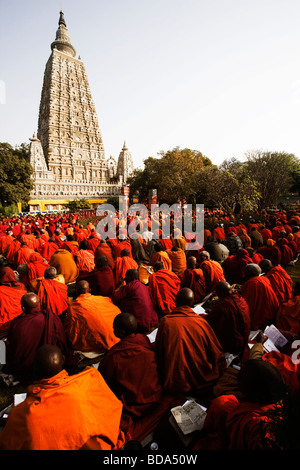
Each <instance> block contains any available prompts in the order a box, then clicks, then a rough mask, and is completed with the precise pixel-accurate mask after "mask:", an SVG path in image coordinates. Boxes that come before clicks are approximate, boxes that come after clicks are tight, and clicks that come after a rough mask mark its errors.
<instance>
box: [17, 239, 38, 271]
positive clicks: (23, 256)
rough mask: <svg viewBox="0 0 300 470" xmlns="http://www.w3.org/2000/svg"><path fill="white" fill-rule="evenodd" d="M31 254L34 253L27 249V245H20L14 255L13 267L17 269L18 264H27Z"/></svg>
mask: <svg viewBox="0 0 300 470" xmlns="http://www.w3.org/2000/svg"><path fill="white" fill-rule="evenodd" d="M32 253H34V250H33V249H32V248H29V246H28V245H27V243H25V242H23V243H21V246H20V248H19V250H18V251H17V252H16V254H15V259H14V265H15V266H17V267H18V266H19V265H20V264H25V263H28V261H29V257H30V255H31V254H32Z"/></svg>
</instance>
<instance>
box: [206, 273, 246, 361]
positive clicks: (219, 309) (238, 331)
mask: <svg viewBox="0 0 300 470" xmlns="http://www.w3.org/2000/svg"><path fill="white" fill-rule="evenodd" d="M216 294H217V296H218V297H219V301H218V302H217V303H216V304H215V305H214V306H213V308H212V309H211V310H207V315H206V316H205V319H206V321H207V322H208V323H209V324H210V326H211V327H212V329H213V330H214V332H215V334H216V336H217V338H218V340H219V342H220V344H221V346H222V348H223V350H224V351H226V352H229V353H232V354H243V352H244V350H245V348H246V347H247V346H248V338H249V334H250V323H251V321H250V313H249V307H248V304H247V302H246V301H245V299H244V298H243V297H241V295H240V294H239V293H238V292H235V291H234V290H233V289H232V287H231V285H230V284H229V283H228V282H226V281H221V282H219V284H217V287H216Z"/></svg>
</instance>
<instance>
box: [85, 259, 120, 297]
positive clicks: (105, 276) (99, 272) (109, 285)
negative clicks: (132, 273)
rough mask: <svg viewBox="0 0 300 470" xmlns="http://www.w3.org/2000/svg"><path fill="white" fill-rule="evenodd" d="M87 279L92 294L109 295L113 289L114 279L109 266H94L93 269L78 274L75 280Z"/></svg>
mask: <svg viewBox="0 0 300 470" xmlns="http://www.w3.org/2000/svg"><path fill="white" fill-rule="evenodd" d="M83 279H84V280H85V281H88V283H89V285H90V289H91V294H92V295H102V296H103V297H111V295H112V294H113V292H114V290H115V279H114V275H113V271H112V269H111V267H110V266H105V267H104V268H96V269H95V270H94V271H91V272H89V273H85V274H82V275H79V276H78V278H77V282H79V281H82V280H83Z"/></svg>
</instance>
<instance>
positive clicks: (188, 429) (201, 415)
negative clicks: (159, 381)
mask: <svg viewBox="0 0 300 470" xmlns="http://www.w3.org/2000/svg"><path fill="white" fill-rule="evenodd" d="M171 413H172V415H173V417H174V419H175V422H176V424H177V425H178V427H179V428H180V430H181V431H182V433H183V434H184V435H185V436H186V435H187V434H191V433H192V432H194V431H201V429H202V428H203V425H204V421H205V418H206V414H207V413H206V411H205V408H204V407H202V406H201V405H199V404H198V403H197V402H196V401H195V400H188V401H186V402H185V404H184V405H182V406H175V407H174V408H172V409H171Z"/></svg>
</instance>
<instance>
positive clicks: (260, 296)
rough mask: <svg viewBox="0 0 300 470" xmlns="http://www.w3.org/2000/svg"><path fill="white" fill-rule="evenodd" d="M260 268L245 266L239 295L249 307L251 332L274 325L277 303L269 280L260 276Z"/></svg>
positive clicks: (250, 265) (254, 265) (253, 265)
mask: <svg viewBox="0 0 300 470" xmlns="http://www.w3.org/2000/svg"><path fill="white" fill-rule="evenodd" d="M260 274H261V268H260V267H259V266H258V265H257V264H254V263H251V264H248V266H246V268H245V271H244V275H245V282H244V284H243V286H242V289H241V294H242V296H243V297H244V299H245V300H246V302H247V304H248V305H249V310H250V318H251V330H259V329H263V330H264V329H265V327H266V326H267V325H271V324H272V323H274V321H275V318H276V313H277V311H278V308H279V301H278V299H277V297H276V294H275V292H274V290H273V288H272V286H271V283H270V281H269V279H267V278H266V277H265V276H260Z"/></svg>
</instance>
